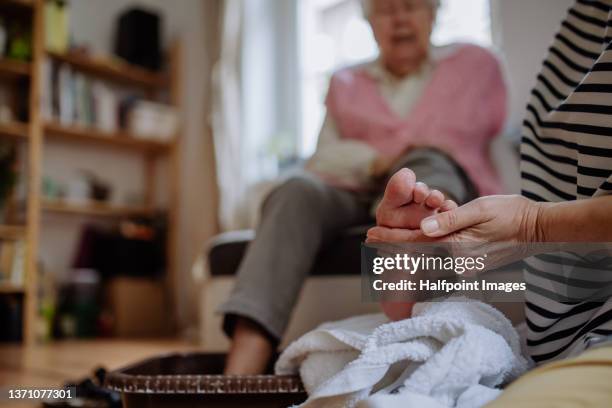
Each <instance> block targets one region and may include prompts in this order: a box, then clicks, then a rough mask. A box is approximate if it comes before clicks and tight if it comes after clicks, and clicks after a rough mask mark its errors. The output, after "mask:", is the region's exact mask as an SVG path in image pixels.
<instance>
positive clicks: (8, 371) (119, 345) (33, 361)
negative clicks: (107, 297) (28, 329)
mask: <svg viewBox="0 0 612 408" xmlns="http://www.w3.org/2000/svg"><path fill="white" fill-rule="evenodd" d="M197 350H198V347H197V345H195V344H191V343H188V342H185V341H180V340H96V341H62V342H55V343H50V344H46V345H38V346H32V347H30V348H28V347H24V346H16V345H8V346H7V345H0V388H7V387H60V386H62V385H63V384H64V383H65V382H67V381H75V380H79V379H82V378H84V377H87V376H90V375H91V373H92V372H93V370H95V369H96V368H97V367H101V366H102V367H105V368H106V369H108V370H114V369H117V368H120V367H122V366H124V365H127V364H131V363H135V362H137V361H139V360H142V359H145V358H149V357H153V356H157V355H160V354H167V353H173V352H189V351H197ZM2 406H3V407H4V406H7V405H6V404H2ZM16 406H17V405H16ZM18 406H21V407H25V406H27V404H22V405H18ZM31 406H36V405H31Z"/></svg>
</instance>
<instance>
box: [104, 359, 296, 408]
mask: <svg viewBox="0 0 612 408" xmlns="http://www.w3.org/2000/svg"><path fill="white" fill-rule="evenodd" d="M224 360H225V355H223V354H205V353H201V354H172V355H167V356H161V357H158V358H152V359H148V360H145V361H142V362H140V363H137V364H134V365H131V366H128V367H125V368H122V369H119V370H117V371H113V372H112V373H110V374H108V376H107V379H106V385H107V387H108V388H110V389H112V390H115V391H119V392H121V394H122V399H123V404H124V405H123V406H124V408H140V407H150V408H157V407H207V408H208V407H245V406H248V407H288V406H291V405H294V404H299V403H301V402H303V401H305V400H306V393H305V391H304V387H303V386H302V382H301V381H300V379H299V377H297V376H276V375H246V376H225V375H222V374H220V373H221V372H222V370H223V364H224Z"/></svg>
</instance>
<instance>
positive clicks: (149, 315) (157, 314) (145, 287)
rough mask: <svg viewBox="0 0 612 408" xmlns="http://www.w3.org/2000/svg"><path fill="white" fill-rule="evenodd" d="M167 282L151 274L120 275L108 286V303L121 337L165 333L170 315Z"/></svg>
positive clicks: (115, 326)
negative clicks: (137, 276) (133, 276)
mask: <svg viewBox="0 0 612 408" xmlns="http://www.w3.org/2000/svg"><path fill="white" fill-rule="evenodd" d="M167 303H168V302H167V299H166V294H165V291H164V283H163V281H160V280H154V279H148V278H129V277H117V278H113V279H111V280H110V282H109V283H108V286H107V306H108V308H109V309H110V312H111V313H112V315H113V318H114V334H115V335H116V336H119V337H146V336H149V337H150V336H163V335H165V334H167V333H168V331H169V327H170V319H171V317H170V316H169V313H168V310H169V308H168V304H167Z"/></svg>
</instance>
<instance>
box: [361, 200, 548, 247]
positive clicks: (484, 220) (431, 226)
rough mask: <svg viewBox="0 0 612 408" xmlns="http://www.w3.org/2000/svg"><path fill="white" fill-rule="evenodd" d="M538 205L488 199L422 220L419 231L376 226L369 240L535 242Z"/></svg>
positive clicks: (369, 233) (369, 232) (536, 238)
mask: <svg viewBox="0 0 612 408" xmlns="http://www.w3.org/2000/svg"><path fill="white" fill-rule="evenodd" d="M539 212H540V205H539V203H536V202H534V201H531V200H528V199H526V198H524V197H521V196H518V195H508V196H488V197H481V198H478V199H476V200H474V201H471V202H469V203H467V204H465V205H463V206H461V207H457V208H452V209H446V210H445V211H443V212H440V213H439V214H435V215H433V216H430V217H427V218H425V219H423V220H422V221H421V229H420V230H408V229H399V228H387V227H381V226H377V227H374V228H372V229H370V230H369V231H368V240H369V241H382V242H419V241H420V242H422V241H432V242H463V243H470V242H487V243H491V242H514V243H529V242H538V241H539V240H540V238H539V231H538V215H539Z"/></svg>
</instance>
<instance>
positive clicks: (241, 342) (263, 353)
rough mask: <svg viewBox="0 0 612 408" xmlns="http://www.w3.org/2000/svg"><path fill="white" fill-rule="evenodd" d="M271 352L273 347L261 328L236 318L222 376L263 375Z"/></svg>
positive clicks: (246, 320) (248, 321)
mask: <svg viewBox="0 0 612 408" xmlns="http://www.w3.org/2000/svg"><path fill="white" fill-rule="evenodd" d="M273 352H274V349H273V345H272V343H271V342H270V339H269V338H268V337H267V336H266V334H265V333H263V332H262V330H261V328H260V327H259V326H258V325H257V324H255V323H253V322H252V321H250V320H249V319H245V318H242V317H238V318H237V320H236V326H235V327H234V336H233V338H232V345H231V347H230V351H229V354H228V355H227V361H226V362H225V370H224V372H223V374H226V375H254V374H263V373H264V372H265V370H266V368H267V367H268V364H269V363H270V359H271V358H272V354H273Z"/></svg>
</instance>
